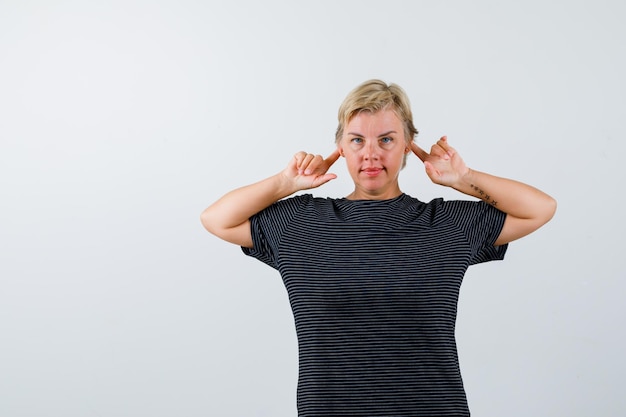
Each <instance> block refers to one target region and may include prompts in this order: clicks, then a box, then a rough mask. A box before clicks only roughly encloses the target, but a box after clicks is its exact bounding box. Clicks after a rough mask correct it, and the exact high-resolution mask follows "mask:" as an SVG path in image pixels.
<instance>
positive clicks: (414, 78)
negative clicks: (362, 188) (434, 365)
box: [0, 0, 626, 417]
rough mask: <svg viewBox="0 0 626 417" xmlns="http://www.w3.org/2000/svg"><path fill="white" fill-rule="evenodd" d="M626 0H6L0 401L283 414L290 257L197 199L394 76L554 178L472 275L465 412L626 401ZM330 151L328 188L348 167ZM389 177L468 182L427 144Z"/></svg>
mask: <svg viewBox="0 0 626 417" xmlns="http://www.w3.org/2000/svg"><path fill="white" fill-rule="evenodd" d="M625 17H626V13H625V6H624V4H623V2H621V1H618V0H614V1H597V0H593V1H591V0H589V1H551V2H550V1H523V2H522V1H519V2H504V1H495V0H494V1H475V2H463V1H458V2H445V1H440V2H426V1H424V2H420V1H389V0H388V1H385V2H380V1H376V2H374V1H363V0H360V1H316V2H291V1H277V0H273V1H264V2H260V1H240V2H235V1H233V2H228V4H226V2H210V1H209V2H206V1H204V2H203V1H191V0H176V1H173V0H172V1H144V2H140V1H107V2H96V1H92V2H88V1H82V2H81V1H73V2H72V1H39V2H38V1H18V0H4V1H1V2H0V141H1V142H0V143H1V148H0V199H1V200H0V202H1V204H0V415H1V416H6V417H18V416H37V417H41V416H44V417H47V416H50V417H56V416H59V417H73V416H94V417H126V416H128V417H137V416H150V417H159V416H175V415H176V416H186V417H194V416H220V417H226V416H271V417H282V416H295V401H296V399H295V389H296V379H297V343H296V339H295V332H294V329H293V318H292V316H291V311H290V308H289V304H288V301H287V297H286V292H285V290H284V288H283V286H282V283H281V281H280V277H279V276H278V274H277V273H276V271H274V270H272V269H270V268H269V267H267V266H265V265H264V264H262V263H260V262H258V261H255V260H253V259H251V258H248V257H245V256H244V255H243V254H242V253H241V251H240V249H239V248H237V247H234V246H232V245H229V244H227V243H224V242H221V241H219V240H218V239H217V238H215V237H213V236H211V235H209V234H208V233H206V232H205V231H204V230H203V228H202V227H201V225H200V222H199V214H200V212H201V211H202V210H203V209H204V208H205V207H206V206H208V205H209V204H210V203H211V202H213V201H214V200H216V199H217V198H218V197H220V196H221V195H222V194H223V193H225V192H227V191H228V190H230V189H233V188H235V187H238V186H241V185H244V184H247V183H250V182H254V181H257V180H259V179H262V178H264V177H267V176H269V175H271V174H274V173H276V172H278V171H279V170H281V169H282V168H283V167H284V166H285V165H286V163H287V161H288V159H289V158H290V157H291V156H292V155H293V154H294V153H295V152H296V151H299V150H301V149H303V150H307V151H309V152H314V153H322V154H327V153H330V152H331V151H332V149H333V139H334V131H335V128H336V111H337V108H338V106H339V104H340V102H341V101H342V100H343V98H344V97H345V95H346V94H347V93H348V91H349V90H350V89H352V88H353V87H355V86H356V85H357V84H359V83H361V82H362V81H364V80H366V79H369V78H381V79H383V80H385V81H388V82H396V83H398V84H400V85H401V86H402V87H404V89H405V90H406V91H407V92H408V94H409V96H410V97H411V100H412V105H413V110H414V114H415V124H416V126H417V128H418V129H419V130H420V135H419V136H418V139H417V140H418V143H420V144H422V145H423V146H425V147H426V148H428V147H429V146H430V145H431V144H432V143H433V142H434V141H435V140H436V139H437V138H438V137H439V136H441V135H443V134H446V135H448V138H449V141H450V143H451V144H452V145H453V146H455V147H456V148H457V149H458V150H459V152H460V153H461V155H462V156H463V157H464V159H465V160H466V162H467V163H468V165H470V166H471V167H473V168H476V169H480V170H483V171H488V172H491V173H494V174H497V175H501V176H506V177H512V178H515V179H518V180H521V181H524V182H527V183H530V184H533V185H535V186H537V187H539V188H541V189H543V190H545V191H546V192H548V193H549V194H551V195H553V196H554V197H555V198H556V199H557V200H558V202H559V208H558V212H557V214H556V217H555V218H554V220H553V221H552V222H551V223H549V224H548V225H547V226H545V227H544V228H543V229H541V230H540V231H539V232H537V233H536V234H534V235H531V236H529V237H527V238H525V239H523V240H521V241H519V242H516V243H514V244H512V245H511V247H510V249H509V252H508V254H507V259H506V260H505V261H504V262H493V263H489V264H485V265H480V266H476V267H472V268H471V269H470V271H469V272H468V274H467V276H466V279H465V281H464V284H463V288H462V291H461V299H460V302H459V319H458V325H457V338H458V345H459V354H460V359H461V367H462V372H463V376H464V381H465V385H466V390H467V393H468V398H469V403H470V408H471V410H472V413H473V415H476V416H481V417H489V416H494V417H495V416H509V417H514V416H534V417H542V416H605V417H610V416H623V415H624V414H626V397H625V396H624V395H623V388H624V382H623V381H624V374H625V373H626V363H625V360H624V351H625V348H626V343H625V336H624V318H625V313H626V308H625V307H624V302H623V299H624V296H625V295H626V291H625V289H626V284H625V283H624V278H626V270H625V267H624V261H623V259H624V258H623V256H624V254H623V248H624V244H623V241H622V237H623V236H624V232H626V230H625V222H624V218H623V212H624V207H623V206H624V203H625V201H624V200H625V199H624V191H623V190H624V180H626V178H625V175H624V167H623V155H624V152H625V151H626V146H625V145H624V143H625V140H624V128H625V127H626V126H625V125H626V122H625V120H626V102H625V97H626V82H625V81H624V74H626V54H625V52H626V50H625V49H626V48H625V45H626V42H625V41H626V29H625V26H624V18H625ZM333 170H334V172H336V173H337V174H338V175H339V176H340V177H339V178H338V179H337V180H335V181H334V182H332V183H329V184H327V185H326V186H324V187H322V188H320V189H317V190H315V191H314V193H315V194H316V195H324V196H326V195H328V196H334V197H341V196H344V195H346V194H348V193H349V192H350V191H351V182H350V180H349V178H348V175H347V173H346V171H345V167H344V163H343V160H340V161H339V162H338V163H337V164H336V165H335V166H334V167H333ZM401 187H402V189H403V191H405V192H407V193H409V194H411V195H413V196H415V197H418V198H420V199H422V200H425V201H428V200H430V199H431V198H433V197H436V196H443V197H446V198H464V196H463V195H460V194H456V193H454V192H451V191H449V190H447V189H443V188H441V187H437V186H435V185H433V184H431V183H430V182H429V181H428V179H427V178H426V176H425V174H424V172H423V168H422V166H421V163H420V162H419V161H418V160H417V158H413V157H412V158H411V159H410V161H409V164H408V166H407V168H406V169H405V170H404V171H403V172H402V174H401ZM312 238H314V237H312Z"/></svg>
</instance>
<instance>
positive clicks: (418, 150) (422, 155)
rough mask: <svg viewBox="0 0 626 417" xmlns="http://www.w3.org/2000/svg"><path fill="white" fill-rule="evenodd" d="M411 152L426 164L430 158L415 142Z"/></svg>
mask: <svg viewBox="0 0 626 417" xmlns="http://www.w3.org/2000/svg"><path fill="white" fill-rule="evenodd" d="M411 150H412V151H413V153H414V154H415V155H417V157H418V158H419V159H421V160H422V162H424V161H425V160H426V158H428V157H429V156H430V155H429V153H428V152H426V151H425V150H423V149H422V148H420V147H419V146H417V143H415V142H411Z"/></svg>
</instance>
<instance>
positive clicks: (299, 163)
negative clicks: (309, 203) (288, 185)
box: [282, 149, 339, 191]
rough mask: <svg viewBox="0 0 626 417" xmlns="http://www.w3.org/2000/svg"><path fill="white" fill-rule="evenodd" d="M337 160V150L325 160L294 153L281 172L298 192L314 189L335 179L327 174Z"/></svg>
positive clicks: (308, 154) (312, 155)
mask: <svg viewBox="0 0 626 417" xmlns="http://www.w3.org/2000/svg"><path fill="white" fill-rule="evenodd" d="M337 159H339V150H338V149H335V150H334V151H333V153H331V154H330V155H329V156H328V157H327V158H324V157H322V156H321V155H314V154H310V153H306V152H298V153H296V154H295V155H294V156H293V158H292V159H291V161H289V164H288V165H287V167H286V168H285V169H284V170H283V172H282V174H283V175H284V177H285V178H286V179H287V180H288V181H291V182H292V183H293V186H294V188H296V189H297V190H298V191H300V190H308V189H310V188H316V187H319V186H320V185H323V184H326V183H327V182H328V181H331V180H334V179H335V178H337V175H335V174H332V173H328V170H329V169H330V167H331V166H332V165H333V164H334V163H335V162H336V161H337Z"/></svg>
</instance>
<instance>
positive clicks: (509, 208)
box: [412, 136, 556, 245]
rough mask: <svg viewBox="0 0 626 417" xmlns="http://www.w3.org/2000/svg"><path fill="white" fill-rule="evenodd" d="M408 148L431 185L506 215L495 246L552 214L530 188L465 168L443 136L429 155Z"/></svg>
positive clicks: (546, 199)
mask: <svg viewBox="0 0 626 417" xmlns="http://www.w3.org/2000/svg"><path fill="white" fill-rule="evenodd" d="M412 149H413V152H414V153H415V154H416V155H417V156H418V157H419V158H420V159H421V160H422V161H423V162H424V165H425V168H426V173H427V174H428V176H429V177H430V179H431V180H432V181H433V182H434V183H436V184H441V185H445V186H449V187H452V188H454V189H455V190H458V191H460V192H462V193H464V194H467V195H471V196H473V197H477V198H479V199H481V200H483V201H485V202H487V203H488V204H491V205H493V206H494V207H496V208H497V209H499V210H500V211H503V212H505V213H506V214H507V216H506V220H505V222H504V226H503V228H502V231H501V232H500V235H499V236H498V239H497V240H496V242H495V244H496V245H503V244H505V243H509V242H511V241H513V240H516V239H519V238H521V237H523V236H526V235H528V234H530V233H532V232H534V231H535V230H537V229H539V228H540V227H541V226H543V225H544V224H546V223H547V222H548V221H549V220H550V219H551V218H552V216H553V215H554V213H555V211H556V201H555V200H554V199H553V198H552V197H550V196H549V195H548V194H546V193H544V192H542V191H540V190H538V189H536V188H534V187H532V186H530V185H527V184H524V183H521V182H519V181H514V180H510V179H506V178H501V177H496V176H494V175H490V174H487V173H484V172H480V171H476V170H473V169H470V168H468V167H467V166H466V165H465V162H463V159H461V157H460V156H459V154H458V153H457V152H456V150H455V149H454V148H452V147H451V146H449V145H448V141H447V138H446V137H445V136H444V137H442V138H441V139H440V140H439V141H438V142H437V143H436V144H435V145H433V147H432V148H431V151H430V154H429V153H427V152H425V151H424V150H422V149H421V148H420V147H419V146H417V144H415V143H413V144H412Z"/></svg>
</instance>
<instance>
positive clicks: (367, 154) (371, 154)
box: [337, 110, 410, 200]
mask: <svg viewBox="0 0 626 417" xmlns="http://www.w3.org/2000/svg"><path fill="white" fill-rule="evenodd" d="M344 131H345V133H344V135H343V137H342V138H341V140H340V141H339V143H338V147H337V148H338V149H339V153H340V154H341V155H342V156H343V157H344V158H346V164H347V166H348V171H349V172H350V176H351V177H352V180H353V181H354V191H353V192H352V193H351V194H350V195H348V197H347V198H348V199H352V200H385V199H390V198H394V197H397V196H399V195H400V194H402V191H401V190H400V187H399V185H398V176H399V175H400V170H401V169H402V162H403V159H404V155H405V154H407V153H408V152H410V148H409V145H408V142H407V140H406V138H405V137H404V130H403V125H402V121H401V120H400V119H399V118H398V116H396V114H395V113H394V112H393V111H391V110H381V111H378V112H376V113H371V112H361V113H359V114H357V115H356V116H354V117H353V118H352V119H351V120H350V121H349V122H348V123H347V125H346V127H345V129H344Z"/></svg>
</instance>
